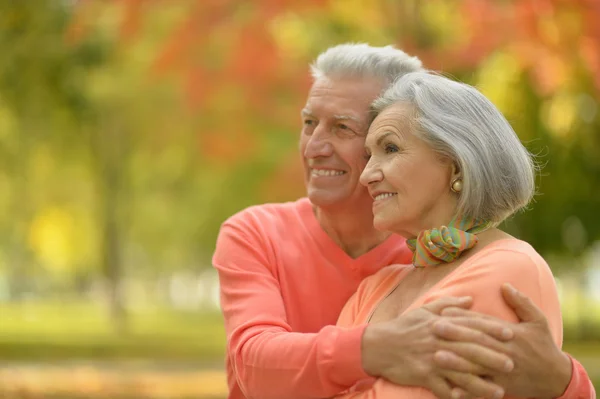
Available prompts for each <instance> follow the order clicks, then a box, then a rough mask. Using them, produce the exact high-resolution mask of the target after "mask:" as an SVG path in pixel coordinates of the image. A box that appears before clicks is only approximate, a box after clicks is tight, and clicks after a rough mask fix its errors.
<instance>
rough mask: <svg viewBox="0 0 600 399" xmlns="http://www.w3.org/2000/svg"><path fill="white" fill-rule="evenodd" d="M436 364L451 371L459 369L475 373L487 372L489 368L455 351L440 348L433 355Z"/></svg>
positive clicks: (462, 371)
mask: <svg viewBox="0 0 600 399" xmlns="http://www.w3.org/2000/svg"><path fill="white" fill-rule="evenodd" d="M433 361H434V363H435V365H436V366H438V367H441V368H442V369H446V370H450V371H458V372H461V373H468V374H474V375H482V374H486V373H487V372H488V371H489V370H488V369H486V368H485V367H482V366H481V365H479V364H475V363H473V362H470V361H468V360H466V359H463V358H462V357H460V356H458V355H456V354H455V353H453V352H449V351H445V350H439V351H437V352H436V353H435V354H434V356H433Z"/></svg>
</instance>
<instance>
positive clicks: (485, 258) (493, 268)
mask: <svg viewBox="0 0 600 399" xmlns="http://www.w3.org/2000/svg"><path fill="white" fill-rule="evenodd" d="M463 266H464V268H463V271H465V272H468V271H469V270H474V269H482V268H483V269H489V272H490V273H492V274H495V275H511V274H515V275H519V274H527V273H533V274H538V275H539V274H540V273H541V274H547V275H549V276H551V275H552V272H551V271H550V267H549V266H548V263H547V262H546V261H545V260H544V258H543V257H542V256H541V255H540V254H539V253H538V252H537V251H536V250H535V248H533V246H531V244H529V243H528V242H526V241H523V240H519V239H517V238H514V237H510V236H508V238H507V237H504V238H500V239H497V240H494V241H491V242H488V243H486V244H485V246H483V247H482V248H480V249H479V251H478V252H477V253H475V254H474V255H473V256H472V257H471V258H470V259H468V260H467V261H466V262H465V263H464V265H463ZM459 269H460V268H459Z"/></svg>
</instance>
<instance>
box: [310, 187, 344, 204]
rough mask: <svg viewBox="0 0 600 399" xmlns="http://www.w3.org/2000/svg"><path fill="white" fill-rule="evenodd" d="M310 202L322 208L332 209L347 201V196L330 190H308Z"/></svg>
mask: <svg viewBox="0 0 600 399" xmlns="http://www.w3.org/2000/svg"><path fill="white" fill-rule="evenodd" d="M307 196H308V199H309V200H310V202H311V203H312V204H313V205H314V206H317V207H320V208H330V207H334V206H338V205H341V204H343V203H344V202H346V201H347V199H348V198H347V196H345V195H341V194H340V193H335V192H331V191H328V190H319V189H311V188H309V189H308V193H307Z"/></svg>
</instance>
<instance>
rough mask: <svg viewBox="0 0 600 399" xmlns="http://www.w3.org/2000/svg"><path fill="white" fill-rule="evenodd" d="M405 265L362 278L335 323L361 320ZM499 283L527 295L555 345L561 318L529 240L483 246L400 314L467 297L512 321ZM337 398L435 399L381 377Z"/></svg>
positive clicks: (559, 340)
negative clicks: (448, 298) (443, 299)
mask: <svg viewBox="0 0 600 399" xmlns="http://www.w3.org/2000/svg"><path fill="white" fill-rule="evenodd" d="M434 267H435V266H434ZM411 268H412V266H407V265H394V266H390V267H386V268H384V269H382V270H381V271H380V272H378V273H376V274H375V275H373V276H371V277H369V278H367V279H365V281H363V283H361V285H360V287H359V288H358V291H357V293H356V294H355V295H354V296H353V297H352V298H351V299H350V300H349V301H348V303H347V304H346V306H345V307H344V309H343V310H342V313H341V315H340V318H339V320H338V325H339V326H343V327H347V328H351V327H352V326H356V325H362V324H364V323H366V322H367V320H368V319H369V317H370V315H371V314H372V313H373V311H374V310H375V309H376V308H377V306H378V305H379V304H380V303H381V301H382V300H383V299H384V298H385V297H386V296H387V295H389V294H390V293H391V292H392V290H393V289H394V288H395V287H396V286H397V285H398V283H399V282H400V280H401V279H402V278H403V277H404V276H405V275H406V273H407V272H408V271H409V270H410V269H411ZM505 282H508V283H511V284H512V285H513V286H515V287H516V288H517V289H518V290H520V291H521V292H523V293H524V294H525V295H527V296H529V297H530V298H531V299H532V300H533V302H534V303H535V304H536V305H537V306H539V307H540V308H541V309H542V311H543V312H544V314H545V315H546V317H547V318H548V324H549V326H550V330H551V332H552V335H553V337H554V341H555V342H556V344H557V345H559V346H561V345H562V338H563V337H562V320H561V313H560V304H559V301H558V294H557V291H556V286H555V283H554V278H553V276H552V272H551V271H550V268H549V267H548V265H547V263H546V262H545V261H544V259H543V258H542V257H541V256H540V255H539V254H538V253H537V252H536V251H535V250H534V249H533V248H532V247H531V246H530V245H529V244H527V243H526V242H524V241H520V240H516V239H503V240H498V241H495V242H492V243H490V244H488V245H487V246H486V247H485V248H483V249H482V250H481V251H480V252H478V253H476V254H474V255H473V256H472V257H471V258H469V259H467V260H466V261H465V262H464V263H463V264H462V265H460V266H459V267H458V268H456V269H455V270H453V271H452V272H450V273H449V274H448V275H447V276H445V277H444V278H443V279H442V280H440V281H439V282H438V283H437V284H435V285H434V286H433V287H432V288H431V289H430V290H428V291H427V292H426V293H425V294H423V295H422V296H421V297H419V298H417V299H416V300H415V301H414V302H413V303H412V304H411V305H410V306H409V307H408V308H407V309H406V310H405V311H404V313H406V312H409V311H411V310H413V309H415V308H418V307H420V306H422V305H424V304H426V303H428V302H431V301H433V300H435V299H438V298H441V297H444V296H455V297H458V296H471V297H472V298H473V306H472V308H471V309H472V310H474V311H477V312H481V313H485V314H489V315H492V316H495V317H498V318H500V319H504V320H509V321H512V322H517V321H518V318H517V316H516V315H515V314H514V312H513V311H512V310H511V309H510V308H509V307H508V305H506V303H505V302H504V299H503V298H502V294H501V290H500V286H501V285H502V283H505ZM343 398H344V399H349V398H353V399H356V398H360V399H367V398H368V399H375V398H376V399H387V398H390V399H392V398H393V399H402V398H411V399H421V398H422V399H435V395H434V394H433V393H432V392H431V391H429V390H427V389H424V388H419V387H405V386H398V385H394V384H392V383H390V382H387V381H386V380H383V379H374V378H370V379H366V380H364V381H361V383H360V384H357V385H355V387H353V388H351V389H350V390H349V391H348V392H347V393H346V394H345V395H343ZM506 398H508V396H507V397H506Z"/></svg>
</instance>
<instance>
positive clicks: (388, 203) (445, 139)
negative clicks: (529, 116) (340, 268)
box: [338, 72, 562, 399]
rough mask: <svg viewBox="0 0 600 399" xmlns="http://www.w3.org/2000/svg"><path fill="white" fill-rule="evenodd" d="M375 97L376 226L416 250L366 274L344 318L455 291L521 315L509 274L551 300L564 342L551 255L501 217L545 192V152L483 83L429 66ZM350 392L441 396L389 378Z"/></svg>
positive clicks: (370, 143)
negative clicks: (479, 86) (506, 228)
mask: <svg viewBox="0 0 600 399" xmlns="http://www.w3.org/2000/svg"><path fill="white" fill-rule="evenodd" d="M373 108H374V111H375V113H376V118H375V120H374V121H373V123H372V125H371V127H370V129H369V133H368V136H367V139H366V144H365V146H366V150H367V154H368V156H369V161H368V164H367V166H366V169H365V170H364V172H363V173H362V175H361V183H362V184H363V185H365V186H367V187H368V189H369V192H370V194H371V196H372V197H373V198H374V203H373V214H374V224H375V227H376V228H377V229H379V230H386V231H391V232H394V233H397V234H400V235H402V236H404V237H406V238H407V240H408V241H407V243H408V246H409V248H410V249H411V250H412V251H413V262H412V264H411V265H394V266H390V267H387V268H384V269H382V270H381V271H380V272H378V273H376V274H375V275H373V276H371V277H369V278H367V279H366V280H364V281H363V282H362V283H361V285H360V287H359V289H358V291H357V293H356V294H355V295H354V296H353V297H352V298H351V299H350V300H349V302H348V303H347V304H346V306H345V308H344V310H343V311H342V314H341V315H340V318H339V322H338V325H341V326H354V325H359V324H363V323H378V322H381V321H385V320H390V319H393V318H395V317H397V316H398V315H400V314H403V313H406V312H409V311H410V310H412V309H416V308H418V307H420V306H422V305H424V304H426V303H428V302H430V301H433V300H434V299H437V298H440V297H443V296H454V297H460V296H470V297H472V298H473V308H472V309H473V310H475V311H479V312H482V313H487V314H489V315H493V316H496V317H499V318H503V319H505V320H512V321H515V322H516V321H517V316H516V315H515V314H514V313H513V312H512V311H511V310H510V309H509V308H508V307H507V305H506V304H505V303H504V301H503V299H502V297H501V294H500V292H501V290H500V285H501V284H502V283H503V282H510V283H511V284H512V285H513V286H515V287H516V288H518V289H519V290H521V291H522V292H523V293H525V294H526V295H528V296H529V297H530V298H532V300H533V301H534V302H535V303H536V304H537V305H538V306H539V307H540V308H541V309H542V310H543V312H544V314H545V315H546V317H547V318H548V322H549V324H550V328H551V331H552V332H553V336H554V339H555V341H556V343H557V344H558V345H559V346H560V345H561V343H562V322H561V314H560V307H559V301H558V295H557V291H556V287H555V283H554V279H553V276H552V273H551V271H550V269H549V267H548V265H547V264H546V262H545V261H544V259H542V257H541V256H540V255H539V254H538V253H537V252H536V251H535V250H534V249H533V248H532V247H531V246H530V245H529V244H527V243H526V242H524V241H521V240H518V239H516V238H514V237H512V236H510V235H509V234H507V233H505V232H503V231H501V230H499V229H498V228H497V227H496V226H497V225H498V224H499V223H501V222H502V221H503V220H504V219H506V218H507V217H509V216H510V215H512V214H513V213H514V212H516V211H518V210H520V209H522V208H523V207H525V206H526V205H527V204H528V203H529V201H530V200H531V198H532V196H533V194H534V173H535V167H534V162H533V160H532V158H531V156H530V154H529V153H528V152H527V150H526V149H525V148H524V147H523V145H522V144H521V142H520V141H519V139H518V137H517V135H516V134H515V132H514V131H513V129H512V128H511V126H510V125H509V123H508V122H507V121H506V119H505V118H504V117H503V116H502V114H501V113H500V112H499V111H498V110H497V109H496V107H495V106H494V105H493V104H492V103H491V102H490V101H489V100H488V99H486V98H485V97H484V96H483V95H482V94H481V93H480V92H478V91H477V90H476V89H474V88H473V87H471V86H469V85H466V84H462V83H458V82H454V81H452V80H449V79H447V78H444V77H442V76H439V75H435V74H430V73H427V72H415V73H410V74H407V75H405V76H404V77H402V78H401V79H400V80H398V81H397V82H395V83H394V84H393V85H392V86H391V87H390V88H389V89H387V90H386V91H385V93H384V94H383V95H382V96H381V97H380V98H379V99H377V100H376V101H375V103H374V105H373ZM415 350H416V351H418V348H417V347H416V348H415ZM479 372H480V374H482V375H485V370H479ZM455 378H457V375H454V374H452V373H448V374H447V376H446V380H443V379H440V380H439V381H435V382H433V384H450V385H452V384H453V383H457V382H458V381H455V380H454V379H455ZM415 385H417V384H415ZM430 386H431V385H430ZM345 395H346V396H347V397H361V398H362V397H364V398H390V399H391V398H394V399H397V398H411V399H413V398H434V397H435V396H434V394H433V393H432V392H431V391H428V390H426V389H424V388H419V387H406V386H397V385H393V384H391V383H389V382H387V381H385V380H383V379H377V380H375V379H373V380H370V381H364V382H363V383H360V384H357V385H356V386H355V387H354V388H352V389H351V390H350V391H349V392H347V393H345Z"/></svg>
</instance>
